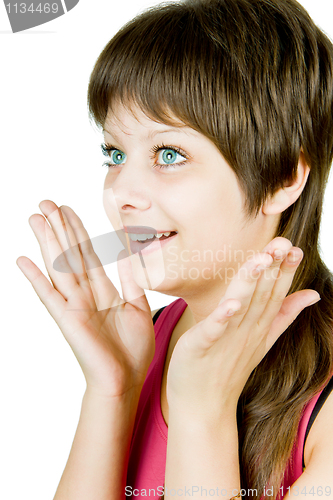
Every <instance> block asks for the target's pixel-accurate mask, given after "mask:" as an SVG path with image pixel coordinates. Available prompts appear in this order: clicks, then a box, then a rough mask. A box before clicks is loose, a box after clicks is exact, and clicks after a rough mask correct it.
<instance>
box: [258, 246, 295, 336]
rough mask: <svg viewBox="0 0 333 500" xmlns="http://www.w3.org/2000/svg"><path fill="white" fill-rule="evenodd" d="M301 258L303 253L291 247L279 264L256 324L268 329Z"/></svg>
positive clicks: (279, 307)
mask: <svg viewBox="0 0 333 500" xmlns="http://www.w3.org/2000/svg"><path fill="white" fill-rule="evenodd" d="M302 258H303V252H302V250H301V249H300V248H298V247H292V248H291V249H290V251H289V252H288V254H287V256H286V258H285V259H284V260H283V262H282V263H281V266H280V269H279V275H278V276H277V279H276V280H275V284H274V287H273V289H272V292H271V295H270V298H269V300H268V302H267V305H266V307H265V310H264V311H263V313H262V315H261V317H260V318H259V320H258V324H259V325H260V326H261V327H263V328H264V329H265V328H268V327H270V325H271V323H272V321H273V320H274V318H275V316H276V315H277V314H278V312H279V310H280V309H281V306H282V303H283V301H284V300H285V298H286V295H287V294H288V291H289V289H290V287H291V284H292V281H293V279H294V275H295V272H296V269H297V267H298V265H299V264H300V262H301V260H302Z"/></svg>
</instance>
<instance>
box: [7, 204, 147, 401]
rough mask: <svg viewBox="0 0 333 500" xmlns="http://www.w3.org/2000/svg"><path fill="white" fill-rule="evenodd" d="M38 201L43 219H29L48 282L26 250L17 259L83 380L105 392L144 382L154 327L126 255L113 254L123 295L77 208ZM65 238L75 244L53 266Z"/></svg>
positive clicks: (119, 393)
mask: <svg viewBox="0 0 333 500" xmlns="http://www.w3.org/2000/svg"><path fill="white" fill-rule="evenodd" d="M39 206H40V209H41V211H42V212H43V214H44V215H45V218H46V219H47V220H46V219H45V218H44V217H43V216H42V215H39V214H34V215H32V216H31V217H30V219H29V223H30V225H31V227H32V229H33V231H34V233H35V236H36V238H37V240H38V242H39V245H40V248H41V253H42V256H43V259H44V262H45V266H46V269H47V272H48V274H49V277H50V279H51V282H52V284H51V283H50V282H49V280H48V279H47V278H46V276H44V274H43V273H42V272H41V271H40V269H39V268H38V267H37V266H36V265H35V264H34V263H33V262H32V261H31V260H30V259H28V258H27V257H19V258H18V259H17V261H16V262H17V264H18V266H19V268H20V269H21V270H22V272H23V273H24V275H25V276H26V277H27V278H28V280H29V281H30V283H31V284H32V286H33V288H34V289H35V291H36V293H37V295H38V296H39V298H40V300H41V301H42V302H43V304H44V305H45V306H46V308H47V310H48V311H49V313H50V314H51V316H52V317H53V318H54V320H55V321H56V323H57V324H58V326H59V328H60V330H61V331H62V333H63V335H64V337H65V339H66V340H67V342H68V343H69V345H70V346H71V348H72V350H73V352H74V354H75V356H76V358H77V360H78V362H79V364H80V366H81V368H82V370H83V373H84V376H85V379H86V382H87V388H89V389H90V390H92V391H93V392H95V393H97V394H99V395H102V396H105V397H121V396H122V395H124V394H125V393H126V392H127V391H130V390H132V389H135V390H136V389H139V390H141V388H142V385H143V382H144V380H145V377H146V374H147V370H148V367H149V365H150V363H151V361H152V359H153V356H154V352H155V335H154V327H153V322H152V319H151V310H150V307H149V304H148V301H147V298H146V295H145V293H144V291H143V290H142V289H141V288H140V287H139V286H138V285H137V284H136V283H135V281H134V279H133V275H132V266H131V262H130V259H128V258H126V259H122V260H118V273H119V277H120V281H121V286H122V293H123V299H122V298H121V297H120V296H119V293H118V291H117V289H116V288H115V287H114V285H113V284H112V282H111V281H110V279H109V278H108V277H107V275H106V274H105V271H104V269H103V267H102V265H101V263H100V261H99V259H98V257H97V255H96V254H95V252H94V249H93V246H92V244H91V242H90V239H89V236H88V233H87V231H86V230H85V228H84V226H83V224H82V222H81V220H80V218H79V217H78V216H77V215H76V214H75V212H74V211H73V210H72V209H71V208H69V207H67V206H63V207H61V211H60V209H59V208H58V207H57V205H56V204H55V203H53V202H52V201H49V200H44V201H42V202H41V203H40V205H39ZM62 217H63V220H62ZM47 221H48V222H49V223H50V225H49V224H48V222H47ZM64 222H65V224H64ZM68 241H70V245H69V244H68ZM83 242H84V244H83ZM78 244H80V245H78ZM69 246H70V247H71V248H72V251H71V252H70V253H69V252H66V258H65V259H64V260H63V263H64V265H65V266H66V269H65V270H66V271H67V272H59V271H56V270H55V269H54V268H53V262H54V261H55V259H56V258H57V257H58V256H59V255H60V254H62V253H63V252H65V251H66V250H67V249H68V248H69ZM123 252H125V251H124V250H123ZM85 264H88V265H85ZM74 271H75V272H74ZM96 301H97V303H99V304H100V303H101V302H103V303H104V304H107V308H105V309H104V308H101V307H100V306H98V305H96ZM110 304H112V307H111V306H110ZM101 309H103V310H101Z"/></svg>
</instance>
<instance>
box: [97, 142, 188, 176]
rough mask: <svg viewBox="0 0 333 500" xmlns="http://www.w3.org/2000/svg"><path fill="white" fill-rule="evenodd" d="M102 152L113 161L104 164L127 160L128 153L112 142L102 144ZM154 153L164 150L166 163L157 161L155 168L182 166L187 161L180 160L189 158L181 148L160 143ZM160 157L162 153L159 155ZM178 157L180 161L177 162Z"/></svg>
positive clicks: (163, 154)
mask: <svg viewBox="0 0 333 500" xmlns="http://www.w3.org/2000/svg"><path fill="white" fill-rule="evenodd" d="M101 148H102V152H103V155H104V156H107V157H108V158H110V159H111V161H107V162H104V163H103V166H105V167H108V168H112V167H114V166H115V165H123V164H124V162H125V160H126V155H125V153H123V152H122V151H121V150H120V149H117V148H115V147H114V146H112V145H111V144H110V145H109V144H101ZM150 151H151V152H152V153H155V156H156V155H157V153H159V152H160V151H161V152H162V154H161V156H162V160H161V161H163V162H164V163H155V165H154V167H153V168H157V167H159V168H160V169H161V170H162V169H169V170H174V169H175V168H176V167H180V166H182V165H185V163H186V161H179V160H182V159H183V160H184V159H185V160H187V159H188V156H187V155H186V153H185V152H183V151H181V150H180V149H179V148H177V147H175V146H165V145H164V144H160V145H157V146H154V147H153V148H152V149H151V150H150ZM155 156H152V157H151V159H152V160H154V158H155ZM157 156H158V157H159V156H160V154H158V155H157ZM177 158H178V162H176V160H177Z"/></svg>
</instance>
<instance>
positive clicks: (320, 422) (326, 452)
mask: <svg viewBox="0 0 333 500" xmlns="http://www.w3.org/2000/svg"><path fill="white" fill-rule="evenodd" d="M325 462H326V465H325ZM304 463H305V467H306V470H310V469H311V468H312V467H313V465H314V464H318V466H319V464H320V467H324V468H325V467H326V466H327V464H328V463H329V464H330V470H331V471H332V470H333V391H332V392H331V393H330V394H329V395H328V397H327V399H326V401H325V402H324V404H323V406H322V407H321V409H320V411H319V413H318V415H317V416H316V418H315V420H314V422H313V424H312V426H311V429H310V431H309V434H308V437H307V440H306V442H305V447H304ZM311 464H312V465H311ZM332 494H333V491H332Z"/></svg>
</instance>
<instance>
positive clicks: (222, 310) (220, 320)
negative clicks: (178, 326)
mask: <svg viewBox="0 0 333 500" xmlns="http://www.w3.org/2000/svg"><path fill="white" fill-rule="evenodd" d="M240 307H241V302H240V301H239V300H237V299H226V300H225V301H224V302H222V303H221V304H219V305H218V306H217V308H216V309H214V311H213V312H212V313H211V314H210V315H209V316H207V317H206V318H205V319H204V320H203V321H201V322H200V323H198V324H197V325H195V326H194V327H193V328H191V329H190V330H188V331H187V332H186V333H185V334H184V344H185V349H189V348H190V349H195V350H199V351H200V350H202V349H208V348H210V347H211V346H212V345H213V344H215V342H217V341H218V340H219V339H220V338H221V337H222V336H223V334H224V332H225V330H226V328H227V326H228V323H229V321H230V320H231V318H232V316H233V315H234V314H235V313H236V312H237V311H238V310H239V309H240Z"/></svg>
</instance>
